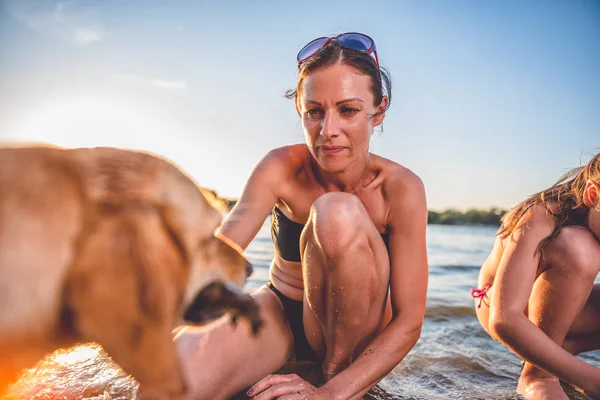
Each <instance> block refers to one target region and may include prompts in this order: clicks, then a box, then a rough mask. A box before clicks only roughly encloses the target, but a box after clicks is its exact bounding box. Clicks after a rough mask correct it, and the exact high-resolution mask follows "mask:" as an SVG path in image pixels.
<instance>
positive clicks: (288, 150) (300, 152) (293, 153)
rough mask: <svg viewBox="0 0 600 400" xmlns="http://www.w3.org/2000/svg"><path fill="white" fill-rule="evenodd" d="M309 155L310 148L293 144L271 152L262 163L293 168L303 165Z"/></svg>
mask: <svg viewBox="0 0 600 400" xmlns="http://www.w3.org/2000/svg"><path fill="white" fill-rule="evenodd" d="M307 155H308V148H307V147H306V145H305V144H291V145H287V146H281V147H276V148H273V149H271V150H269V151H268V152H267V153H266V154H265V155H264V157H263V159H262V160H261V161H267V162H270V163H274V164H284V165H285V166H291V165H294V164H300V163H302V162H303V161H304V160H305V159H306V156H307Z"/></svg>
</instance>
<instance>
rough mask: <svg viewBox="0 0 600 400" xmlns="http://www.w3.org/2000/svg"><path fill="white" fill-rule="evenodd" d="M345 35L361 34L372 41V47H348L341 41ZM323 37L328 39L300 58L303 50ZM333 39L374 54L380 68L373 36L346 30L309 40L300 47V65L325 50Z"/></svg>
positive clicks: (298, 60)
mask: <svg viewBox="0 0 600 400" xmlns="http://www.w3.org/2000/svg"><path fill="white" fill-rule="evenodd" d="M345 35H359V36H363V37H365V38H367V39H369V40H370V41H371V47H369V48H368V49H367V50H358V49H353V48H352V47H348V46H345V45H344V44H343V43H342V42H340V40H339V38H341V37H342V36H345ZM323 39H327V40H326V41H325V42H324V43H323V44H322V45H321V46H320V47H318V48H317V49H315V51H314V52H313V53H312V54H310V55H308V56H306V57H303V58H302V59H301V58H300V54H302V52H303V51H304V50H305V49H306V48H307V47H309V46H310V45H311V44H312V43H314V42H316V41H317V40H323ZM333 40H335V41H336V42H338V43H339V44H340V46H342V47H344V48H346V49H350V50H355V51H360V52H362V53H366V54H373V56H375V63H376V64H377V68H379V57H378V56H377V48H376V46H375V41H374V40H373V38H372V37H370V36H369V35H365V34H364V33H360V32H345V33H340V34H339V35H337V36H333V37H332V36H321V37H318V38H316V39H313V40H311V41H310V42H308V43H307V44H305V45H304V47H302V49H300V51H299V52H298V55H297V56H296V60H297V62H298V67H300V66H301V65H302V64H304V62H305V61H306V60H308V59H309V58H311V57H312V56H314V55H315V54H317V53H319V52H320V51H321V50H323V49H324V48H325V47H327V46H328V45H329V44H330V43H331V42H332V41H333Z"/></svg>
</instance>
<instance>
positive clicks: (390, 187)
mask: <svg viewBox="0 0 600 400" xmlns="http://www.w3.org/2000/svg"><path fill="white" fill-rule="evenodd" d="M373 157H375V160H376V163H377V164H378V165H379V167H380V169H381V172H382V174H383V189H384V190H386V191H392V192H395V191H402V192H404V193H406V192H407V191H409V192H413V191H416V192H421V191H424V190H425V188H424V185H423V181H422V180H421V178H420V177H419V176H418V175H417V174H416V173H415V172H413V171H412V170H411V169H410V168H408V167H405V166H403V165H401V164H399V163H397V162H395V161H392V160H390V159H387V158H384V157H381V156H378V155H373Z"/></svg>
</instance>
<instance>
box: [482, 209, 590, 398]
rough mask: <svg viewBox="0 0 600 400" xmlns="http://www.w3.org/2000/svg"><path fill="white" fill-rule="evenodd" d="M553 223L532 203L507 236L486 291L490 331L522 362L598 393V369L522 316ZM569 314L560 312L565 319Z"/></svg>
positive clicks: (572, 317)
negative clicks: (526, 217) (524, 218)
mask: <svg viewBox="0 0 600 400" xmlns="http://www.w3.org/2000/svg"><path fill="white" fill-rule="evenodd" d="M554 224H555V221H554V217H553V216H552V215H551V214H550V213H549V212H548V211H547V210H546V208H545V207H544V206H537V207H536V208H535V209H534V210H533V211H532V215H531V218H530V219H529V221H528V222H527V223H526V224H525V225H524V226H523V227H522V228H521V229H519V230H518V231H516V232H515V233H514V234H513V235H512V236H511V237H510V238H509V239H508V240H507V243H506V247H505V250H504V254H503V256H502V260H501V261H500V265H499V266H498V272H497V274H496V277H495V279H494V284H493V286H494V290H493V291H492V293H491V296H492V298H491V301H490V325H489V327H490V332H491V333H492V335H493V336H495V337H496V338H497V339H498V340H500V341H501V342H502V343H504V344H505V345H506V346H507V347H509V348H510V349H511V350H512V351H514V352H515V353H516V354H517V355H518V356H520V357H521V358H523V359H524V360H526V361H528V362H530V363H532V364H534V365H536V366H538V367H539V368H542V369H544V370H545V371H547V372H549V373H551V374H553V375H555V376H557V377H558V378H559V379H561V380H564V381H567V382H569V383H571V384H573V385H575V386H577V387H580V388H582V389H584V390H585V391H587V392H589V393H599V391H600V388H598V387H597V386H599V385H600V369H598V368H595V367H593V366H592V365H590V364H587V363H585V362H584V361H582V360H580V359H578V358H577V357H575V356H573V355H572V354H570V353H568V352H567V351H566V350H564V349H562V347H561V346H560V345H559V344H557V343H555V342H554V341H553V340H552V339H551V338H550V337H548V336H547V335H546V334H545V333H544V332H543V331H542V330H541V329H540V328H539V327H538V326H536V325H535V324H533V323H532V322H531V321H530V320H529V319H528V318H527V316H526V315H525V314H524V310H525V309H526V308H527V306H528V304H531V303H530V296H531V293H532V289H533V286H534V283H535V281H536V276H537V270H538V266H539V265H540V255H539V253H538V252H536V248H537V246H538V244H539V243H540V241H541V240H542V239H543V238H545V237H547V236H548V235H549V234H550V233H551V232H552V230H553V229H554ZM546 267H547V265H546ZM550 267H552V266H550ZM540 279H543V277H542V278H540ZM584 292H585V290H583V288H582V290H580V291H579V295H582V294H583V295H584V296H585V293H584ZM533 300H537V301H538V302H539V301H542V299H533ZM574 300H575V299H574ZM583 301H585V300H583ZM530 311H531V310H530ZM575 317H576V315H568V316H564V318H570V319H571V321H572V320H574V319H575ZM565 333H566V332H565Z"/></svg>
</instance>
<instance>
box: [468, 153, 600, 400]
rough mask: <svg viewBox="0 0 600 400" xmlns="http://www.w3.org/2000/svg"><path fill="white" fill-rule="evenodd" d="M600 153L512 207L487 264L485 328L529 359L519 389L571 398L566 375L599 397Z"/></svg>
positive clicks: (481, 297)
mask: <svg viewBox="0 0 600 400" xmlns="http://www.w3.org/2000/svg"><path fill="white" fill-rule="evenodd" d="M599 270H600V153H599V154H596V155H595V156H594V157H593V158H592V160H591V161H590V162H589V163H588V164H587V165H585V166H582V167H579V168H576V169H574V170H572V171H571V172H569V173H567V174H566V175H565V176H563V177H562V178H561V179H560V180H559V181H558V182H557V183H556V184H554V185H553V186H551V187H550V188H548V189H546V190H543V191H541V192H539V193H536V194H534V195H533V196H531V197H529V198H528V199H527V200H525V201H523V202H522V203H520V204H519V205H518V206H516V207H515V208H514V209H513V210H511V211H510V212H509V213H507V214H506V215H505V216H504V217H503V219H502V225H501V227H500V229H499V231H498V233H497V239H496V243H495V244H494V248H493V249H492V252H491V254H490V255H489V256H488V258H487V260H486V261H485V263H484V264H483V266H482V267H481V271H480V273H479V282H478V285H479V286H478V287H479V288H480V289H473V291H472V295H473V297H475V298H476V300H475V304H476V306H477V308H476V312H477V318H478V319H479V322H480V323H481V325H482V326H483V328H484V329H485V330H486V331H487V332H488V333H489V334H490V335H491V336H492V337H493V338H494V339H497V340H499V341H500V342H502V343H503V344H504V345H506V346H507V347H508V348H509V349H511V350H512V351H513V352H514V353H515V354H517V355H518V356H519V357H521V358H522V359H523V360H524V361H525V363H524V367H523V370H522V372H521V376H520V378H519V383H518V387H517V391H518V392H519V393H520V394H522V395H525V396H526V397H528V398H535V399H553V400H554V399H568V397H567V396H566V394H565V393H564V392H563V390H562V389H561V387H560V384H559V379H560V380H562V381H565V382H568V383H570V384H572V385H573V386H575V387H577V388H579V389H581V390H583V391H584V392H585V393H586V394H587V395H589V396H592V397H594V398H600V369H599V368H596V367H594V366H592V365H590V364H588V363H586V362H584V361H582V360H581V359H578V358H577V357H575V356H574V355H575V354H578V353H582V352H585V351H590V350H595V349H599V348H600V284H594V280H595V279H596V276H597V274H598V271H599Z"/></svg>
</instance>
